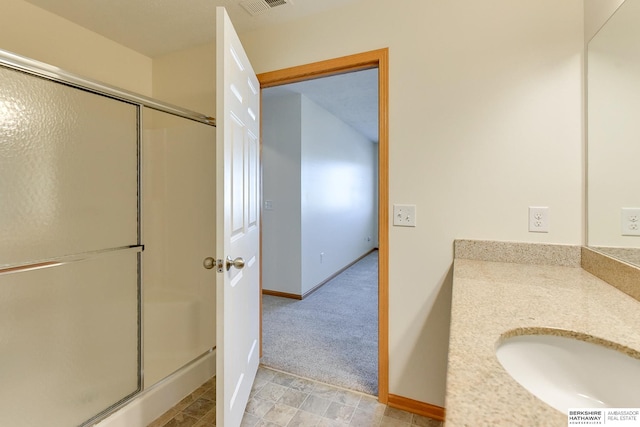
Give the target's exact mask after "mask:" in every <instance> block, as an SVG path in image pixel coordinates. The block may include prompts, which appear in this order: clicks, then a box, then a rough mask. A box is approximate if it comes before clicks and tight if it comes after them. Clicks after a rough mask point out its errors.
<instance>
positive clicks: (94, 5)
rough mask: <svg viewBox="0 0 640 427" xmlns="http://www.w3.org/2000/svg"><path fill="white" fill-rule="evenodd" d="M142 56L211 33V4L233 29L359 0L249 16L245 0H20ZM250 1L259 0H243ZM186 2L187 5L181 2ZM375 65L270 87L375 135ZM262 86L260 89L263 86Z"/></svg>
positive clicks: (303, 2)
mask: <svg viewBox="0 0 640 427" xmlns="http://www.w3.org/2000/svg"><path fill="white" fill-rule="evenodd" d="M25 1H27V2H28V3H31V4H33V5H35V6H38V7H40V8H42V9H45V10H47V11H49V12H51V13H54V14H55V15H58V16H61V17H62V18H65V19H67V20H69V21H71V22H74V23H76V24H78V25H80V26H82V27H85V28H87V29H89V30H91V31H93V32H95V33H98V34H101V35H102V36H104V37H106V38H108V39H111V40H113V41H115V42H117V43H120V44H122V45H124V46H127V47H129V48H131V49H133V50H135V51H137V52H140V53H141V54H143V55H146V56H148V57H151V58H153V57H156V56H159V55H163V54H167V53H170V52H174V51H178V50H182V49H186V48H188V47H192V46H196V45H200V44H204V43H209V42H212V41H213V40H214V39H215V10H216V7H217V6H224V7H225V8H226V9H227V12H228V13H229V16H230V17H231V21H232V22H233V25H234V27H235V28H236V31H237V32H238V33H242V32H246V31H251V30H254V29H258V28H261V27H266V26H273V25H279V24H283V23H285V22H288V21H292V20H296V19H299V18H302V17H306V16H310V15H314V14H317V13H321V12H324V11H327V10H330V9H337V8H340V7H344V6H346V5H348V4H350V3H354V2H357V1H361V0H286V1H287V2H288V4H285V5H282V6H276V7H273V8H271V9H269V8H266V9H267V11H266V12H264V13H260V14H258V15H255V16H252V15H251V14H249V13H248V12H247V11H246V10H245V9H244V8H243V7H242V6H241V5H240V3H241V2H242V1H247V0H64V1H61V0H25ZM249 1H251V2H252V3H255V2H261V1H263V0H249ZM269 1H270V0H269ZM185 5H188V7H185ZM377 78H378V77H377V70H367V71H361V72H355V73H348V74H342V75H337V76H332V77H325V78H321V79H316V80H309V81H306V82H300V83H294V84H291V85H287V86H281V87H277V88H272V89H270V90H271V91H273V92H271V93H272V94H277V93H279V92H280V93H281V92H282V91H289V92H298V93H302V94H304V95H305V96H307V97H308V98H309V99H311V100H312V101H314V102H315V103H317V104H318V105H320V106H322V107H323V108H325V109H326V110H327V111H329V112H331V113H332V114H333V115H335V116H337V117H339V118H340V119H342V120H343V121H344V122H345V123H347V124H349V125H350V126H352V127H353V128H354V129H356V130H357V131H359V132H360V133H362V134H363V135H365V136H366V137H367V138H368V139H370V140H371V141H374V142H377V141H378V122H377V120H378V102H377V99H378V98H377V96H378V93H377V89H378V84H377ZM265 92H266V91H265Z"/></svg>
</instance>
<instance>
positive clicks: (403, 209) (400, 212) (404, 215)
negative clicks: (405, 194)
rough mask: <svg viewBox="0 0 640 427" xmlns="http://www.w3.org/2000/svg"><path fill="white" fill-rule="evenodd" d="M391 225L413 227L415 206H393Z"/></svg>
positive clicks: (414, 223)
mask: <svg viewBox="0 0 640 427" xmlns="http://www.w3.org/2000/svg"><path fill="white" fill-rule="evenodd" d="M393 225H395V226H398V227H415V226H416V205H393Z"/></svg>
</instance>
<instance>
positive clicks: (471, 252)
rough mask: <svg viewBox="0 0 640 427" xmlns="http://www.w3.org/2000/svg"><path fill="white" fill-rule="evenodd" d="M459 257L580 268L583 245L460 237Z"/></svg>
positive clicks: (455, 246)
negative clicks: (462, 238) (463, 238)
mask: <svg viewBox="0 0 640 427" xmlns="http://www.w3.org/2000/svg"><path fill="white" fill-rule="evenodd" d="M453 250H454V253H455V258H458V259H475V260H478V261H497V262H515V263H520V264H538V265H564V266H566V267H580V246H574V245H547V244H538V243H522V242H497V241H490V240H456V241H455V242H454V244H453Z"/></svg>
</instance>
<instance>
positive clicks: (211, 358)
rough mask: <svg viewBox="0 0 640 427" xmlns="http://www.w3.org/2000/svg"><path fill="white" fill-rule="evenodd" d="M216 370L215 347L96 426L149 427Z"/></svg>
mask: <svg viewBox="0 0 640 427" xmlns="http://www.w3.org/2000/svg"><path fill="white" fill-rule="evenodd" d="M215 373H216V351H215V350H213V351H212V352H210V353H207V354H205V355H203V356H202V357H200V358H199V359H197V360H195V361H194V362H192V363H191V364H189V365H187V366H185V367H184V368H182V369H180V370H179V371H177V372H175V373H174V374H172V375H170V376H169V377H167V378H165V379H164V380H162V381H160V382H159V383H157V384H155V385H154V386H153V387H151V388H150V389H148V390H145V391H143V392H142V393H140V394H139V395H138V396H137V397H136V398H134V399H133V400H132V401H131V402H129V403H127V404H126V405H125V406H123V407H122V408H120V409H119V410H117V411H116V412H114V413H113V414H111V415H109V416H108V417H107V418H105V419H104V420H102V421H100V422H99V423H98V424H95V427H146V426H148V425H149V424H150V423H151V422H152V421H153V420H155V419H156V418H158V417H159V416H160V415H162V414H164V413H165V412H167V411H168V410H169V409H171V408H172V407H174V406H175V405H176V404H177V403H178V402H180V401H181V400H182V399H183V398H184V397H186V396H187V395H189V394H190V393H191V392H192V391H194V390H195V389H197V388H198V387H200V386H201V385H202V384H203V383H204V382H206V381H207V380H209V378H211V377H212V376H213V375H215Z"/></svg>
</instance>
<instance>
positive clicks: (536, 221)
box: [529, 206, 549, 233]
mask: <svg viewBox="0 0 640 427" xmlns="http://www.w3.org/2000/svg"><path fill="white" fill-rule="evenodd" d="M529 231H530V232H533V233H548V232H549V208H548V207H536V206H529Z"/></svg>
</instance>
